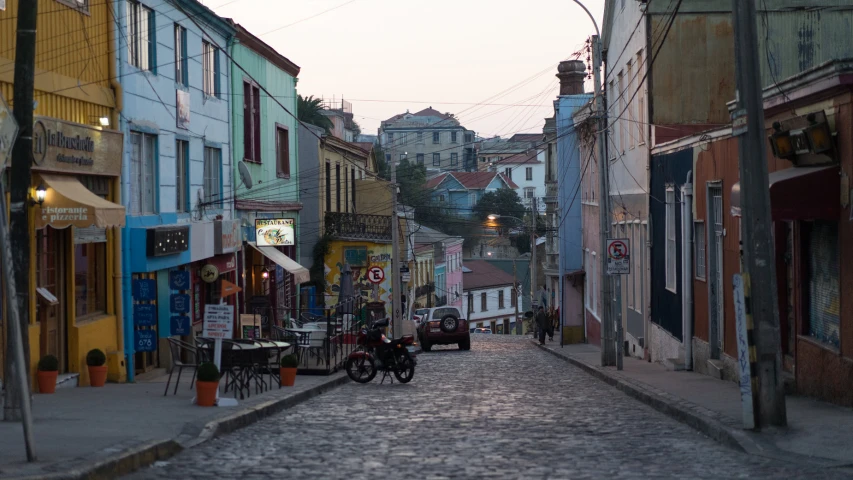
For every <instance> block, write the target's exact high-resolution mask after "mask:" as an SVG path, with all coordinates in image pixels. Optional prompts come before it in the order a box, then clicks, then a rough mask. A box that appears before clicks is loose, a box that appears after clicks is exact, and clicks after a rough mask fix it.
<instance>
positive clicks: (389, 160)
mask: <svg viewBox="0 0 853 480" xmlns="http://www.w3.org/2000/svg"><path fill="white" fill-rule="evenodd" d="M385 162H387V163H391V154H390V153H386V154H385Z"/></svg>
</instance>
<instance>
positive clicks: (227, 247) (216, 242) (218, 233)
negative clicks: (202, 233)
mask: <svg viewBox="0 0 853 480" xmlns="http://www.w3.org/2000/svg"><path fill="white" fill-rule="evenodd" d="M242 246H243V232H242V230H241V229H240V221H239V220H217V221H215V222H213V250H214V253H216V254H217V255H220V254H223V253H234V252H236V251H238V250H240V248H241V247H242Z"/></svg>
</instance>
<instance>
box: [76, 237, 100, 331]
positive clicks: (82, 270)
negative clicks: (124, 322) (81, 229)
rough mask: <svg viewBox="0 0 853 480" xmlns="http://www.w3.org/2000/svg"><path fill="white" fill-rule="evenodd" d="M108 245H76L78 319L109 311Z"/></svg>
mask: <svg viewBox="0 0 853 480" xmlns="http://www.w3.org/2000/svg"><path fill="white" fill-rule="evenodd" d="M106 253H107V244H106V243H83V244H78V245H74V300H75V313H76V314H77V318H78V319H80V318H81V317H85V316H87V315H95V314H98V313H104V312H105V311H106V309H107V306H106V298H107V295H106V293H107V261H106Z"/></svg>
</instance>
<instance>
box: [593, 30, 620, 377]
mask: <svg viewBox="0 0 853 480" xmlns="http://www.w3.org/2000/svg"><path fill="white" fill-rule="evenodd" d="M596 29H597V28H596ZM592 74H593V78H594V79H593V82H594V87H595V90H594V93H595V114H596V116H597V117H598V140H597V142H598V180H599V192H600V193H599V196H598V198H599V204H598V213H599V230H600V231H599V236H600V238H601V248H600V249H599V252H598V263H599V267H598V273H599V276H600V278H601V298H600V300H601V309H602V312H601V336H602V338H601V366H603V367H610V366H614V365H616V351H615V349H614V347H615V346H616V342H615V339H614V338H613V337H614V333H615V328H614V327H615V324H614V319H613V315H612V311H613V308H611V307H612V305H611V302H612V301H613V294H612V286H611V283H610V282H611V281H612V279H611V277H610V276H609V275H607V238H608V237H610V178H609V176H610V172H609V171H608V167H609V164H608V161H607V149H606V148H605V146H606V145H607V111H606V110H605V107H604V98H603V97H602V94H601V39H600V38H599V36H598V35H594V36H593V37H592Z"/></svg>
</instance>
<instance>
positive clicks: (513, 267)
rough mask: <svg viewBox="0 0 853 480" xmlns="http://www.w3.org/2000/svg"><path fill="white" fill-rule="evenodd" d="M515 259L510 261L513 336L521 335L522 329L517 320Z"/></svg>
mask: <svg viewBox="0 0 853 480" xmlns="http://www.w3.org/2000/svg"><path fill="white" fill-rule="evenodd" d="M515 260H516V259H515V258H513V259H512V303H514V304H515V317H514V318H515V334H516V335H521V333H522V332H523V329H522V328H521V322H520V321H519V320H518V273H517V271H516V268H515V267H516V265H515Z"/></svg>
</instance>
